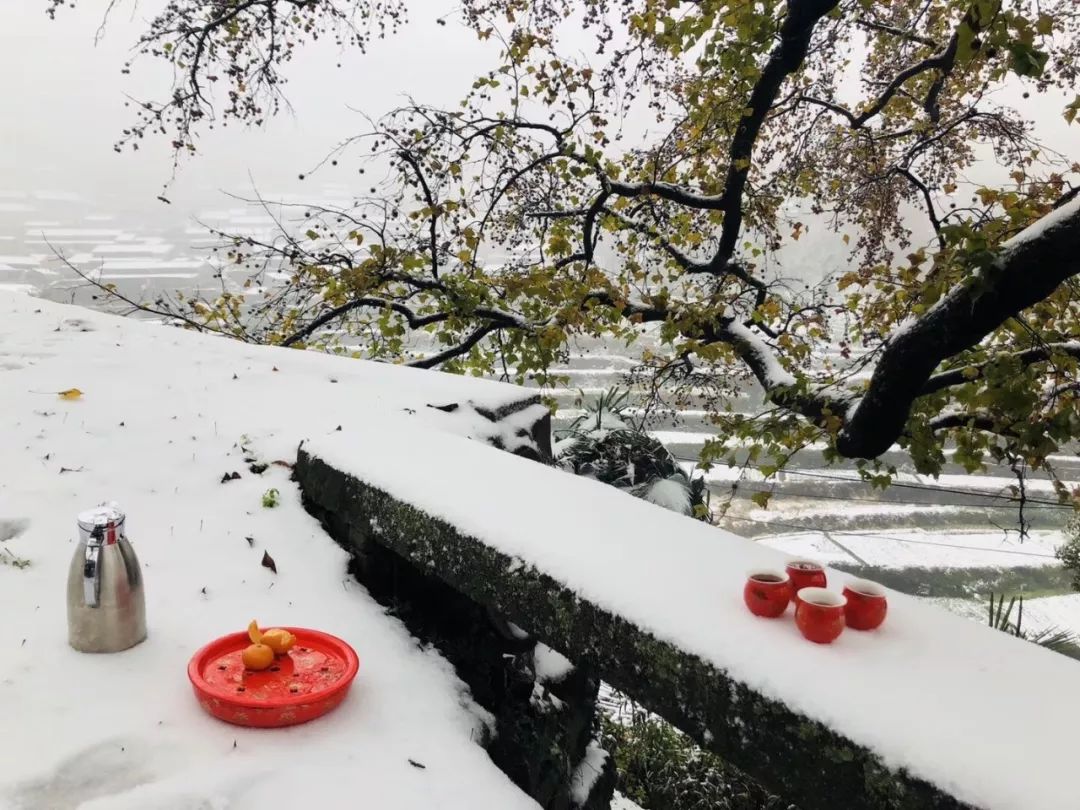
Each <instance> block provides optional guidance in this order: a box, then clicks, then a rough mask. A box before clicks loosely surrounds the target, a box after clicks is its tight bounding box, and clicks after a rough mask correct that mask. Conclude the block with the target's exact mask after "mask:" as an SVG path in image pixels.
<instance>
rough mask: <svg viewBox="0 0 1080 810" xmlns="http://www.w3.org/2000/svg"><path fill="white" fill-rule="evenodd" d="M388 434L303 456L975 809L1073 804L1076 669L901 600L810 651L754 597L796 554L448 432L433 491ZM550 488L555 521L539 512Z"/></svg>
mask: <svg viewBox="0 0 1080 810" xmlns="http://www.w3.org/2000/svg"><path fill="white" fill-rule="evenodd" d="M389 427H390V426H389V423H387V424H385V425H384V426H382V428H380V429H369V428H359V429H356V430H351V431H349V432H348V433H347V434H344V435H342V436H341V437H340V438H339V439H336V440H328V439H327V438H326V437H325V436H322V437H318V436H313V438H312V440H311V441H310V443H308V444H307V445H305V447H306V448H307V449H308V450H309V452H311V453H312V454H314V455H316V456H318V457H321V458H323V459H325V460H326V461H327V462H328V463H330V464H331V465H333V466H335V467H338V468H339V469H343V470H345V471H348V472H350V473H352V474H354V475H356V476H357V477H358V478H360V479H362V480H364V481H366V482H368V483H369V484H371V485H373V486H375V487H378V488H379V489H381V490H382V491H384V492H386V493H388V494H389V495H390V496H392V497H396V498H400V499H402V500H405V501H407V502H409V503H411V504H413V505H414V506H416V507H418V508H420V509H422V510H424V511H426V512H428V513H429V514H432V515H437V516H439V517H440V518H441V519H443V520H445V521H447V522H448V523H450V524H451V525H453V526H455V527H457V528H458V529H459V530H460V531H461V532H462V533H463V534H466V535H470V536H473V537H477V538H480V539H481V540H483V541H484V542H485V543H488V544H489V545H490V546H492V547H494V548H497V549H499V550H500V551H501V552H502V553H504V554H506V555H507V556H509V557H511V558H514V557H517V558H520V559H522V560H523V561H524V562H525V563H526V564H527V565H530V566H534V567H536V568H538V569H539V570H541V571H543V572H545V573H546V574H548V575H550V576H552V577H553V578H555V579H556V580H558V581H559V582H561V583H563V584H564V585H566V586H567V587H569V588H571V589H573V590H574V591H575V592H577V593H578V594H579V595H580V596H581V597H582V598H586V599H588V600H590V601H592V602H594V603H596V604H597V605H599V606H601V607H603V608H606V609H608V610H611V611H614V612H617V613H619V614H620V615H622V616H623V617H625V618H626V619H628V620H629V621H632V622H634V623H636V624H638V625H639V626H641V627H642V628H643V629H645V630H647V631H649V632H651V633H653V634H654V635H655V636H656V637H658V638H661V639H665V640H667V641H669V642H671V643H674V644H677V645H678V646H679V647H680V648H682V649H684V650H686V651H688V652H691V653H694V654H696V655H698V656H700V657H702V658H703V659H705V660H707V661H710V662H712V663H713V664H714V665H715V666H716V667H717V668H719V669H721V670H726V671H727V673H728V674H729V676H730V677H732V678H734V679H735V680H737V681H740V682H742V683H745V684H748V685H750V686H751V687H752V688H754V689H755V690H756V691H758V692H760V693H761V694H764V695H766V696H768V697H771V698H773V699H776V700H780V701H782V702H784V703H785V704H787V705H789V706H790V707H792V708H793V709H794V710H796V711H799V712H801V713H802V714H804V715H806V716H808V717H810V718H813V719H815V720H818V721H820V722H822V723H823V724H825V725H826V726H828V727H830V728H833V729H835V730H836V731H837V732H839V733H841V734H843V735H845V736H846V737H848V738H849V739H851V740H853V741H854V742H856V743H858V744H861V745H864V746H866V747H868V748H870V749H871V750H873V751H875V752H876V753H877V754H878V755H879V756H881V757H882V759H883V760H884V761H885V762H886V763H887V764H889V765H891V766H892V767H894V768H906V769H907V770H908V771H910V772H911V773H913V774H914V775H916V776H918V777H921V778H923V779H926V780H928V781H930V782H933V783H935V784H937V785H940V786H941V787H942V788H943V789H945V790H947V791H948V792H950V793H952V794H953V795H955V796H957V797H958V798H959V799H961V800H963V801H966V802H969V803H971V804H973V805H975V806H986V807H994V808H1006V809H1007V810H1008V809H1010V808H1017V810H1020V809H1023V810H1028V808H1032V807H1038V808H1040V810H1056V809H1057V808H1062V809H1063V810H1064V808H1073V807H1075V785H1074V780H1073V779H1072V776H1071V773H1072V770H1071V769H1072V753H1071V751H1072V746H1071V734H1072V731H1071V730H1072V729H1074V728H1076V727H1077V726H1078V725H1080V705H1078V704H1077V703H1076V701H1074V700H1073V699H1072V695H1073V694H1074V692H1075V684H1076V678H1077V676H1078V674H1080V670H1078V669H1077V663H1076V662H1075V661H1072V660H1070V659H1068V658H1065V657H1063V656H1060V655H1057V654H1054V653H1051V652H1048V651H1046V650H1042V649H1040V648H1038V647H1036V646H1034V645H1031V644H1029V643H1027V642H1024V641H1022V640H1018V639H1015V638H1010V637H1008V636H1006V635H1005V634H1003V633H1000V632H997V631H994V630H991V629H989V628H984V627H980V626H978V625H977V624H975V623H973V622H970V621H967V620H965V619H963V618H961V617H958V616H954V615H951V614H948V613H946V612H945V611H942V610H940V609H938V608H936V607H934V606H932V605H927V604H924V603H921V602H920V601H918V600H917V599H914V598H911V597H907V596H904V595H902V594H899V593H896V592H893V591H889V601H890V612H889V619H888V621H887V622H886V624H885V625H884V626H883V627H882V628H881V629H880V630H879V631H876V632H873V633H857V632H851V631H849V632H846V633H844V634H843V635H842V636H841V637H840V638H839V639H838V640H837V641H836V642H835V643H834V644H832V645H828V646H818V645H813V644H809V643H807V642H806V641H805V640H804V639H803V638H802V637H801V636H800V635H799V632H798V630H797V629H796V628H795V626H794V623H793V622H792V621H791V620H790V618H788V619H786V620H781V621H769V620H765V619H758V618H756V617H754V616H752V615H751V614H750V613H749V612H748V611H747V610H746V608H745V606H744V605H743V603H742V598H741V594H742V586H743V583H744V577H745V572H746V571H747V570H748V569H751V568H759V567H777V566H782V565H783V564H784V562H785V561H786V560H787V559H789V558H788V557H787V555H784V554H782V553H781V552H778V551H776V550H774V549H770V548H767V547H765V546H763V545H760V544H757V543H754V542H751V541H749V540H746V539H744V538H740V537H738V536H736V535H733V534H729V533H727V532H724V531H722V530H719V529H716V528H714V527H710V526H708V525H705V524H703V523H700V522H698V521H694V520H691V519H688V518H685V517H682V516H679V515H676V514H674V513H672V512H670V511H667V510H664V509H657V508H656V507H654V506H652V505H650V504H648V503H645V502H644V501H642V500H640V499H637V498H634V497H632V496H630V495H628V494H625V493H622V492H620V491H618V490H617V489H615V488H613V487H610V486H607V485H605V484H601V483H599V482H595V481H590V480H587V479H582V478H578V477H573V476H569V475H566V474H565V473H563V472H560V471H558V470H553V469H550V468H547V467H544V466H542V465H539V464H536V463H533V462H530V461H527V460H525V459H521V458H517V457H514V456H510V455H508V454H499V453H498V452H497V451H495V450H492V449H491V448H488V447H485V446H483V445H481V444H478V443H475V442H468V441H466V440H463V439H461V438H459V437H456V436H452V435H449V434H447V433H435V432H432V433H430V434H429V435H428V436H427V437H426V438H425V449H426V452H427V455H428V463H427V467H426V469H427V473H428V479H427V480H429V481H438V482H439V486H437V487H435V486H429V485H427V483H426V482H425V481H424V480H421V479H418V477H417V476H416V474H415V466H414V464H413V462H412V461H411V460H410V459H408V458H405V457H401V456H400V455H399V454H398V452H397V448H396V442H395V440H394V435H395V431H394V430H393V429H389ZM480 482H482V483H480ZM540 493H542V498H543V501H544V503H547V504H552V505H557V509H552V510H550V511H549V512H543V511H541V512H538V511H537V508H536V503H537V498H538V496H539V494H540ZM493 504H497V505H498V508H492V505H493ZM829 577H830V583H831V584H832V585H833V586H834V587H840V586H842V585H843V583H844V582H846V581H847V580H848V579H850V577H848V576H846V575H844V574H842V573H840V572H837V571H835V570H830V571H829ZM526 629H528V628H526ZM794 662H798V665H794ZM808 671H812V672H814V673H815V677H814V678H806V677H805V673H806V672H808ZM1018 683H1038V684H1039V685H1040V686H1039V689H1037V690H1020V689H1017V688H1016V684H1018ZM988 706H992V707H993V710H992V711H987V707H988ZM1046 717H1054V718H1055V723H1054V724H1053V725H1052V726H1048V725H1047V724H1046V723H1045V722H1044V718H1046ZM1018 750H1023V751H1024V754H1025V755H1024V756H1023V757H1021V758H1017V756H1016V752H1017V751H1018Z"/></svg>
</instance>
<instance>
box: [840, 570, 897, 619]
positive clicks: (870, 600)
mask: <svg viewBox="0 0 1080 810" xmlns="http://www.w3.org/2000/svg"><path fill="white" fill-rule="evenodd" d="M844 598H846V599H847V606H846V607H845V608H844V618H845V620H846V622H847V626H848V627H850V628H852V629H853V630H873V629H874V628H875V627H879V626H881V623H882V622H883V621H885V613H886V612H887V611H888V608H889V605H888V602H887V601H886V599H885V589H884V588H882V587H881V586H880V585H878V584H877V583H876V582H870V580H867V579H853V580H851V582H849V583H848V584H847V585H846V586H845V588H844Z"/></svg>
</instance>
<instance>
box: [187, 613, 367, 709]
mask: <svg viewBox="0 0 1080 810" xmlns="http://www.w3.org/2000/svg"><path fill="white" fill-rule="evenodd" d="M281 629H283V630H285V631H287V632H288V633H289V634H290V635H292V636H295V637H296V641H295V645H294V646H293V647H292V648H291V649H290V650H289V652H288V655H284V656H281V657H279V658H275V657H274V653H273V650H272V649H271V648H270V647H268V646H267V647H266V648H265V650H266V652H265V654H264V657H265V656H266V655H267V654H268V656H269V661H268V662H267V664H268V665H267V667H266V668H265V669H262V670H259V671H252V670H251V669H249V668H248V667H246V666H245V662H244V651H245V650H247V649H248V648H249V647H251V646H253V645H252V644H251V638H250V637H249V635H248V634H247V633H232V634H230V635H227V636H222V637H221V638H219V639H217V640H215V641H212V642H210V643H209V644H207V645H206V646H205V647H203V648H202V649H201V650H199V651H198V652H197V653H195V655H194V656H192V658H191V661H190V662H189V663H188V678H189V679H190V681H191V686H192V689H194V691H195V697H196V699H197V700H198V701H199V705H201V706H202V707H203V708H204V709H205V710H206V711H207V712H209V713H210V714H212V715H213V716H214V717H216V718H218V719H219V720H224V721H225V722H226V723H235V724H236V725H240V726H253V727H255V728H276V727H278V726H294V725H296V724H297V723H306V722H307V721H308V720H314V719H315V718H316V717H320V716H322V715H324V714H326V713H327V712H329V711H331V710H333V709H335V708H336V707H337V706H338V705H339V704H340V703H341V702H342V701H343V700H344V699H345V696H346V694H348V691H349V686H350V684H351V683H352V681H353V678H355V677H356V673H357V670H358V669H359V667H360V662H359V660H358V659H357V657H356V652H355V651H354V650H353V648H352V647H350V646H349V645H348V644H347V643H346V642H344V641H342V640H341V639H340V638H337V637H335V636H331V635H330V634H328V633H320V632H319V631H318V630H307V629H305V628H301V627H285V628H281ZM257 630H258V628H256V631H257ZM260 646H261V645H260Z"/></svg>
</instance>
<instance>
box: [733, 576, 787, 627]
mask: <svg viewBox="0 0 1080 810" xmlns="http://www.w3.org/2000/svg"><path fill="white" fill-rule="evenodd" d="M743 601H744V602H746V606H747V607H748V608H750V612H751V613H753V614H754V615H755V616H764V617H766V618H769V619H775V618H776V617H777V616H780V615H782V614H783V612H784V611H785V610H787V606H788V602H790V601H791V578H790V577H788V575H787V574H785V573H784V572H783V571H780V570H778V569H772V568H761V569H758V570H756V571H751V572H750V573H749V575H748V576H747V580H746V587H744V588H743Z"/></svg>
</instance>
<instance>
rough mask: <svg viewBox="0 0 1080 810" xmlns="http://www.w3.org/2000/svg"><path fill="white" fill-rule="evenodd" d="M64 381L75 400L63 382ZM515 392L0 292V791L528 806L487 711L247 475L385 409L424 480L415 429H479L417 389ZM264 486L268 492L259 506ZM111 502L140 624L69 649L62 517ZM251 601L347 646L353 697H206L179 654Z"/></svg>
mask: <svg viewBox="0 0 1080 810" xmlns="http://www.w3.org/2000/svg"><path fill="white" fill-rule="evenodd" d="M71 388H78V389H80V390H81V391H82V392H84V393H83V396H82V397H81V398H80V399H77V400H74V401H68V400H64V399H61V398H60V397H58V396H57V392H59V391H62V390H67V389H71ZM517 396H519V393H518V392H517V391H516V390H514V389H511V388H509V387H506V386H501V385H498V384H495V383H489V382H484V381H476V380H462V379H461V378H457V377H452V376H450V375H441V374H433V373H431V372H419V371H413V370H410V369H403V368H395V367H392V366H375V365H371V364H365V363H358V362H354V361H349V360H343V359H336V358H332V357H327V356H320V355H315V354H310V353H303V352H297V351H289V350H274V349H256V348H251V347H247V346H244V345H242V344H239V343H234V342H231V341H225V340H220V339H213V338H203V337H199V336H196V335H192V334H188V333H183V332H180V331H177V330H173V329H167V328H164V327H160V326H154V325H150V324H145V323H137V322H134V321H130V320H122V319H117V318H113V317H109V316H105V315H101V314H98V313H93V312H87V311H83V310H79V309H75V308H71V307H64V306H59V305H57V304H53V303H49V302H47V301H42V300H39V299H33V298H30V297H27V296H24V295H18V294H12V293H8V292H0V416H2V417H3V422H4V430H3V431H2V432H0V615H2V616H3V617H4V623H3V627H4V632H3V635H2V638H0V718H2V719H0V727H2V728H3V733H0V808H4V810H74V808H80V810H125V809H126V808H130V810H148V809H152V810H181V809H183V810H192V809H193V808H212V809H213V810H224V808H228V810H247V809H248V808H265V807H267V806H269V805H271V804H272V805H273V806H283V805H285V804H295V805H297V806H321V807H326V808H347V807H360V806H363V807H372V808H380V810H421V808H422V810H430V809H431V808H434V807H439V808H462V810H465V809H466V808H468V810H476V809H477V808H480V809H481V810H486V808H492V809H493V810H504V809H505V810H513V809H514V808H522V810H524V808H530V807H535V806H536V805H535V804H534V803H533V802H532V801H531V800H529V799H528V798H526V797H525V796H524V795H523V794H522V793H521V792H520V791H518V790H517V788H516V787H514V785H513V784H512V783H511V782H510V781H509V780H508V779H507V778H506V776H505V775H504V774H503V773H502V772H501V771H499V770H498V769H496V768H495V766H494V765H493V764H492V763H491V761H490V760H489V758H488V756H487V754H486V753H485V752H484V751H483V750H482V749H481V748H480V747H479V746H478V745H476V744H474V742H473V740H474V739H475V738H476V736H477V734H478V731H479V729H480V726H481V723H483V722H484V721H483V712H482V711H481V710H479V709H478V708H477V707H475V706H474V705H473V704H472V702H471V700H470V699H469V698H468V696H467V694H466V692H465V691H464V689H463V686H462V684H461V683H460V682H459V680H458V679H457V678H456V676H455V675H454V673H453V671H452V669H451V668H450V667H449V665H448V664H447V663H446V662H445V661H444V660H443V659H442V658H441V657H440V656H438V655H437V654H435V653H434V652H431V651H429V650H425V649H420V648H419V647H418V646H417V644H416V641H415V639H413V638H411V637H410V636H409V634H408V633H407V632H406V631H405V630H404V628H403V627H402V626H401V625H400V624H399V623H398V622H397V621H396V620H395V619H393V618H390V617H388V616H387V615H386V614H385V612H384V610H383V609H382V608H381V607H380V606H379V605H378V604H376V603H375V602H374V601H373V600H372V599H371V598H370V597H369V596H368V595H367V594H366V592H365V591H364V590H363V589H362V588H360V587H359V586H358V585H357V584H356V583H355V582H354V581H353V580H351V578H350V577H349V576H348V575H347V573H346V570H345V565H346V555H345V553H344V552H343V551H342V550H341V549H340V548H338V547H337V546H336V545H335V544H334V543H333V542H332V541H331V540H330V539H329V538H328V537H327V536H326V535H325V533H324V532H323V531H322V530H321V528H320V527H319V525H318V524H317V522H316V521H315V520H314V519H312V518H311V517H310V516H309V515H308V514H307V513H306V512H305V511H304V510H303V509H302V507H301V504H300V501H299V497H298V494H297V491H296V488H295V486H294V485H292V484H291V483H290V482H289V480H288V470H287V469H285V468H282V467H279V466H276V465H273V464H271V466H270V467H269V469H268V470H267V471H266V472H265V473H263V474H262V475H256V474H253V473H251V472H250V471H249V470H248V465H246V464H245V463H244V461H243V457H244V455H245V452H244V451H243V450H242V449H241V445H244V446H246V447H248V448H249V449H250V452H251V453H252V454H253V455H254V456H256V457H257V458H258V459H260V460H262V461H264V462H273V461H275V460H285V461H291V460H293V459H294V458H295V451H296V446H297V444H298V443H299V442H300V440H301V439H303V438H305V437H308V436H330V437H333V436H343V435H347V433H348V432H349V431H351V430H353V429H354V426H355V425H357V424H358V423H362V422H366V423H368V424H369V425H370V424H372V423H375V422H377V421H378V420H379V419H380V418H382V416H383V415H385V414H387V413H391V412H392V413H396V414H399V415H400V416H401V418H402V419H405V420H407V423H408V424H411V425H413V426H414V428H415V429H414V430H413V431H412V432H411V433H409V434H407V435H400V436H399V441H400V446H399V451H400V454H401V456H402V458H403V459H408V462H407V463H409V464H410V465H412V466H413V469H414V471H415V473H416V477H417V480H418V481H423V480H424V474H423V470H424V461H423V460H422V458H421V456H422V453H420V452H418V448H423V446H424V443H423V438H422V437H423V435H424V433H425V431H431V432H432V433H435V432H437V431H440V430H449V431H452V432H454V433H456V434H459V435H460V434H470V433H473V434H477V435H480V432H482V431H484V430H489V429H490V423H486V420H483V419H480V418H478V417H476V415H475V413H472V414H471V415H470V412H469V410H468V409H459V411H458V412H456V413H454V414H446V413H443V412H441V411H438V410H435V409H432V408H427V407H425V406H426V405H427V404H428V403H434V404H441V403H445V402H447V401H451V400H452V401H461V400H463V399H465V398H472V399H474V400H477V401H478V403H480V404H485V405H488V406H497V405H499V404H502V403H505V402H507V401H509V400H511V399H513V398H515V397H517ZM404 409H408V410H404ZM339 425H340V426H341V427H340V431H341V432H340V433H339V432H338V430H339V427H338V426H339ZM233 471H237V472H239V473H240V478H239V480H233V481H230V482H228V483H221V478H222V476H223V474H224V473H227V472H230V473H231V472H233ZM271 488H275V489H278V490H279V491H280V505H279V506H278V507H277V508H273V509H268V508H264V507H263V506H262V505H261V499H262V495H263V493H264V492H266V490H268V489H271ZM106 499H117V500H119V501H120V502H121V504H122V506H123V507H124V508H125V509H126V511H127V513H128V525H129V533H130V536H131V538H132V541H133V545H134V548H135V550H136V553H137V554H138V555H139V559H140V561H141V563H142V565H143V567H144V574H145V583H146V595H147V612H148V625H149V638H148V639H147V640H146V641H145V642H144V643H143V644H141V645H139V646H138V647H136V648H134V649H132V650H130V651H127V652H124V653H119V654H115V655H84V654H79V653H76V652H74V651H73V650H71V649H70V648H69V647H68V645H67V630H66V619H65V601H64V599H65V582H66V578H67V571H68V564H69V561H70V558H71V555H72V552H73V551H74V549H75V537H76V527H75V515H76V513H77V512H78V511H79V510H81V509H84V508H86V507H88V506H91V505H94V504H96V503H99V502H101V501H103V500H106ZM264 552H268V553H269V554H270V555H271V556H272V557H273V559H274V561H275V563H276V566H277V571H278V573H277V574H274V573H272V572H271V571H270V570H268V569H267V568H264V567H262V566H261V565H260V560H261V558H262V555H263V553H264ZM253 618H257V619H258V620H259V621H260V622H262V623H264V624H271V625H272V624H292V625H298V626H307V627H315V628H319V629H323V630H326V631H329V632H332V633H335V634H337V635H339V636H341V637H342V638H344V639H346V640H347V641H348V642H350V643H351V644H352V645H353V646H354V647H355V648H356V650H357V652H358V653H359V656H360V662H361V665H360V674H359V676H358V678H357V680H356V682H355V684H354V686H353V690H352V692H351V694H350V696H349V698H348V699H347V700H346V702H345V703H344V704H343V705H342V706H341V707H340V708H339V709H338V710H337V711H335V712H334V713H333V714H331V715H329V716H327V717H325V718H323V719H320V720H318V721H315V722H313V723H311V724H308V725H305V726H299V727H296V728H292V729H286V730H276V731H256V730H248V729H242V728H236V727H232V726H228V725H225V724H223V723H220V722H218V721H216V720H214V719H212V718H210V717H209V716H207V715H206V714H204V713H203V711H202V710H201V709H200V707H199V705H198V704H197V703H196V701H195V699H194V696H193V695H192V693H191V688H190V686H189V684H188V681H187V676H186V665H187V661H188V659H189V657H190V656H191V654H192V653H193V652H194V651H195V650H196V649H197V648H198V647H200V646H201V645H203V644H204V643H206V642H207V641H209V640H211V639H213V638H215V637H217V636H219V635H222V634H224V633H230V632H235V631H238V630H242V629H243V628H244V627H245V626H246V625H247V623H248V622H249V621H251V619H253ZM410 760H412V761H414V762H417V763H421V764H422V765H423V766H424V767H423V768H421V767H417V766H414V765H412V764H410Z"/></svg>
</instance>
